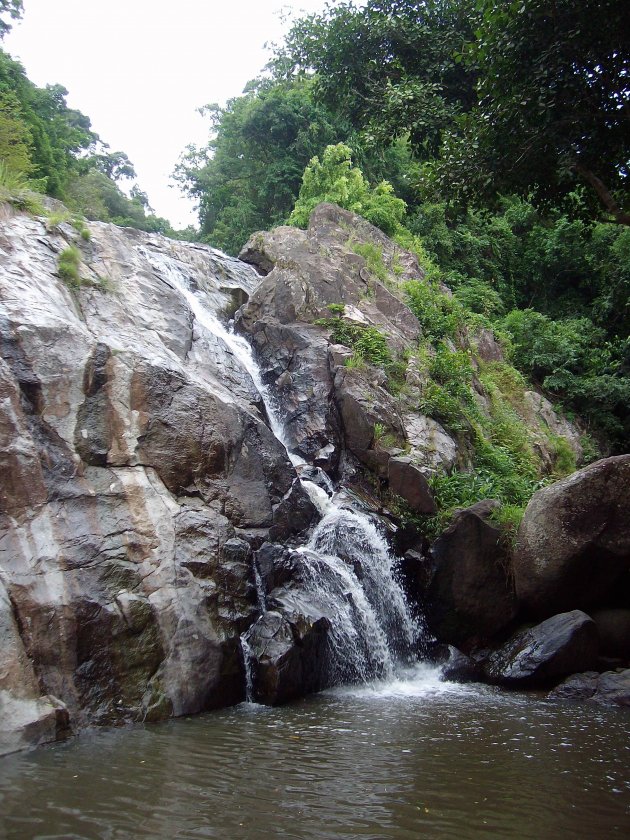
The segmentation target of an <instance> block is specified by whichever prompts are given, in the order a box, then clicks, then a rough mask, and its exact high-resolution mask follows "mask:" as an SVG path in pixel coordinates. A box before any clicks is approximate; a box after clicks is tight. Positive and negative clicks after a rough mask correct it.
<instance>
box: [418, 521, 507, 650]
mask: <svg viewBox="0 0 630 840" xmlns="http://www.w3.org/2000/svg"><path fill="white" fill-rule="evenodd" d="M431 555H432V557H433V562H434V571H433V576H432V580H431V583H430V585H429V587H428V590H427V594H426V607H425V612H426V618H427V622H428V626H429V629H430V630H431V631H432V632H433V633H434V634H435V635H436V636H437V638H438V639H439V640H440V641H443V642H448V643H449V644H452V645H456V646H459V645H461V644H463V643H465V642H470V641H472V640H484V639H488V638H490V637H492V636H494V635H495V634H496V633H497V632H498V631H499V630H501V629H503V628H504V627H506V626H507V625H508V624H509V623H510V622H511V621H512V620H513V619H514V617H515V616H516V613H517V601H516V596H515V594H514V588H513V584H512V578H511V574H510V557H509V553H508V551H507V550H506V547H505V545H504V541H503V540H502V533H501V530H500V529H499V528H497V527H495V526H494V525H493V524H491V523H490V522H487V521H486V520H485V519H483V518H482V516H480V515H479V514H478V513H477V512H475V510H474V509H466V510H462V511H460V512H459V513H457V514H456V515H455V516H454V518H453V521H452V523H451V525H450V526H449V528H448V529H447V530H446V531H445V532H444V533H443V534H442V535H441V536H440V537H439V538H438V539H437V540H436V541H435V543H434V544H433V546H432V547H431Z"/></svg>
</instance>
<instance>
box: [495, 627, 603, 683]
mask: <svg viewBox="0 0 630 840" xmlns="http://www.w3.org/2000/svg"><path fill="white" fill-rule="evenodd" d="M598 653H599V636H598V633H597V627H596V625H595V622H594V621H593V620H592V618H590V616H588V615H587V614H586V613H584V612H581V611H580V610H572V611H571V612H568V613H560V614H559V615H555V616H553V617H552V618H548V619H547V620H546V621H543V622H541V623H540V624H537V625H536V626H535V627H531V628H529V629H526V630H522V631H519V632H518V633H516V634H515V635H514V636H512V638H510V639H509V640H508V641H507V642H506V643H505V644H504V645H503V646H502V647H500V648H499V649H498V650H495V651H494V652H493V653H492V654H491V655H490V656H489V657H488V659H487V660H486V662H485V663H484V672H485V675H486V678H487V679H488V680H489V681H490V682H495V683H498V684H502V685H515V684H519V685H525V686H534V685H545V684H546V683H549V682H551V681H553V680H557V679H559V678H560V677H564V676H566V675H567V674H573V673H575V672H577V671H582V670H588V669H589V668H591V667H593V666H594V665H595V664H596V662H597V657H598Z"/></svg>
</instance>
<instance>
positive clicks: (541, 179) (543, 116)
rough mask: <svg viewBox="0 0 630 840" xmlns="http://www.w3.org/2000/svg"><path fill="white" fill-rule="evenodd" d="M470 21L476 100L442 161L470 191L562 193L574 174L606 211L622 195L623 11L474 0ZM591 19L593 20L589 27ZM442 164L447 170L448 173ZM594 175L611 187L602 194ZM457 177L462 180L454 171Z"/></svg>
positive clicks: (628, 152) (618, 6)
mask: <svg viewBox="0 0 630 840" xmlns="http://www.w3.org/2000/svg"><path fill="white" fill-rule="evenodd" d="M477 14H478V20H477V29H476V31H475V33H474V34H475V37H474V39H471V41H470V43H469V45H468V47H467V49H466V50H465V51H464V60H465V62H466V63H467V65H468V67H469V68H470V69H471V71H474V72H477V73H478V89H477V90H478V97H479V102H478V105H477V106H476V107H475V108H474V109H473V111H472V113H471V115H470V118H469V119H468V120H466V121H465V122H463V123H461V124H460V125H459V126H458V127H457V129H455V130H453V131H452V132H451V135H450V137H447V138H446V140H445V143H444V149H445V150H447V153H446V154H445V155H444V156H443V158H442V161H441V163H440V167H441V171H442V173H443V174H444V176H445V178H446V179H447V180H448V179H451V184H452V183H453V180H452V179H453V170H455V171H456V172H457V173H458V174H457V175H456V179H457V177H459V175H460V174H463V173H465V176H466V177H467V180H468V184H467V185H466V186H464V185H463V184H462V183H461V182H457V181H456V184H457V188H458V189H461V190H463V192H467V193H468V194H470V191H471V190H480V191H481V193H482V194H486V195H487V194H488V192H490V193H494V194H495V195H496V193H497V192H499V193H500V192H505V191H506V190H507V189H510V190H515V191H519V192H521V193H522V194H527V192H529V191H531V190H532V189H535V190H536V192H537V193H538V194H539V195H541V196H542V197H545V198H548V197H557V196H559V195H566V194H567V193H568V192H570V191H571V190H572V189H573V188H574V184H575V179H576V177H581V178H583V179H584V181H585V183H587V184H589V186H590V187H592V188H593V189H594V190H595V193H594V198H595V196H597V197H598V198H599V200H601V201H602V202H603V203H604V205H605V207H606V210H607V211H608V212H609V213H611V214H612V216H614V217H615V218H616V219H617V220H618V221H623V217H624V215H625V221H624V223H625V224H630V214H628V213H627V212H626V214H623V212H622V210H620V209H619V207H617V206H616V201H615V196H614V195H613V194H614V192H615V191H617V198H618V199H622V198H623V199H624V200H625V201H628V192H629V190H628V185H627V183H626V182H627V180H628V179H627V166H628V160H629V158H630V133H629V132H628V123H627V108H628V101H629V100H628V97H629V90H628V75H629V73H630V54H629V52H628V41H627V26H628V13H627V9H626V8H625V7H624V4H623V3H619V2H618V0H579V2H575V0H558V2H555V3H554V4H553V5H550V4H549V3H546V2H544V0H521V2H518V3H495V2H493V0H481V2H479V3H477ZM594 21H597V25H596V26H594V25H593V24H594ZM449 170H450V172H449ZM595 179H602V181H603V182H605V184H606V185H607V186H608V189H609V190H611V191H612V193H613V194H609V195H608V197H606V196H605V195H604V191H606V187H605V186H604V183H602V182H601V181H600V182H599V183H600V184H601V187H602V188H603V189H600V188H599V186H598V184H597V183H596V180H595ZM462 180H463V179H462Z"/></svg>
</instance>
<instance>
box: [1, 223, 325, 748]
mask: <svg viewBox="0 0 630 840" xmlns="http://www.w3.org/2000/svg"><path fill="white" fill-rule="evenodd" d="M90 230H91V234H92V238H91V242H90V246H89V248H87V247H84V246H81V243H80V242H79V243H78V245H79V247H83V248H84V250H83V251H82V255H83V257H82V259H83V265H82V276H83V277H84V280H85V282H84V284H83V285H82V287H81V288H80V289H79V290H77V291H75V292H73V293H72V294H71V293H70V292H69V290H68V289H67V288H66V287H65V286H64V285H63V283H61V281H60V279H59V277H58V276H57V272H56V268H57V265H56V262H57V254H58V253H59V252H60V251H61V250H63V248H65V247H67V245H68V241H67V239H66V238H64V237H72V236H74V235H75V234H74V232H73V231H72V230H71V229H70V228H68V229H67V230H66V233H65V234H63V235H62V234H60V233H59V232H58V231H47V230H46V229H45V226H44V224H43V223H42V222H41V221H39V220H37V219H33V218H29V217H26V216H14V217H11V218H10V219H8V220H7V221H6V223H5V224H3V241H4V242H5V244H6V246H7V247H6V250H4V251H3V254H2V259H1V260H0V299H1V302H2V317H0V343H1V345H2V347H1V350H2V353H1V355H2V358H1V359H0V558H1V559H0V566H1V569H0V577H1V580H2V584H3V590H2V591H3V593H4V596H3V598H0V602H1V603H0V607H1V609H0V613H2V616H3V618H2V619H0V625H1V630H0V635H1V636H2V645H0V647H1V648H2V652H0V663H1V665H0V683H1V684H0V696H1V698H2V703H3V708H2V711H1V712H0V719H1V721H2V722H1V724H0V726H2V727H4V730H3V732H2V737H3V739H4V741H5V746H3V749H5V748H6V749H14V748H18V747H20V746H24V745H28V744H31V743H38V742H43V741H46V740H51V739H55V738H58V737H61V736H62V735H64V734H65V733H66V732H67V731H68V729H69V727H71V728H72V730H73V731H75V732H76V731H79V730H80V729H81V728H83V727H85V726H91V725H94V724H97V723H120V722H126V721H133V720H158V719H160V718H164V717H166V716H169V715H171V714H175V715H181V714H187V713H192V712H196V711H201V710H203V709H207V708H213V707H215V706H219V705H225V704H229V703H233V702H238V701H239V700H241V699H243V697H244V689H245V679H244V668H243V660H242V656H241V652H240V644H239V633H240V632H241V631H242V630H244V629H245V628H246V627H248V626H249V625H250V624H251V622H252V621H253V620H254V618H255V616H256V614H257V609H258V607H257V602H256V592H255V586H254V582H253V568H252V564H251V557H250V555H249V554H248V551H249V545H248V544H243V543H242V542H240V541H237V542H234V538H235V530H236V529H239V531H240V532H241V533H243V532H247V533H249V534H250V535H252V542H254V543H255V542H256V540H260V541H261V542H262V540H263V539H264V538H265V537H266V536H267V535H268V533H269V530H270V528H273V527H277V528H278V530H279V532H280V533H281V534H282V535H283V537H284V536H286V537H287V538H288V537H290V536H291V535H292V534H293V533H294V530H293V529H294V527H300V528H301V527H305V525H304V523H305V522H306V520H307V518H308V517H307V516H306V515H305V514H304V510H305V508H306V507H307V502H306V501H304V500H303V499H302V497H301V495H300V492H299V489H296V490H293V487H294V482H295V471H294V470H293V468H292V467H291V465H290V463H289V461H288V459H287V456H286V452H285V451H284V449H283V447H282V446H281V445H280V444H279V443H278V442H277V441H276V439H275V438H274V436H273V435H272V433H271V432H270V431H269V429H268V428H267V426H266V425H265V423H264V422H263V416H262V413H261V411H260V401H259V399H258V397H257V395H256V394H255V393H254V389H253V385H252V382H251V379H250V377H249V376H248V374H246V373H245V372H244V371H243V369H242V367H241V365H240V363H237V362H236V361H235V356H234V352H233V351H232V350H231V349H230V347H229V346H228V344H226V341H225V340H224V339H223V338H221V337H220V335H214V334H213V333H212V332H209V331H208V330H207V329H206V328H205V327H204V326H203V325H202V324H201V323H200V322H199V319H198V318H196V317H195V316H194V314H193V309H192V308H191V305H192V302H191V301H190V300H189V299H188V298H186V297H185V296H184V294H183V292H181V291H180V290H179V288H178V286H181V288H183V289H186V290H189V291H195V293H196V294H197V295H198V296H199V297H200V299H202V300H203V301H205V304H206V305H207V306H209V307H210V309H212V311H214V312H215V313H220V312H221V311H223V309H224V308H227V307H230V306H233V302H234V298H235V297H236V298H239V299H240V300H242V299H243V297H244V296H246V295H247V294H249V291H251V288H252V287H253V285H254V283H255V282H256V277H255V274H254V272H253V271H252V270H251V269H249V268H247V267H245V266H243V265H242V264H239V263H238V262H237V261H235V260H230V259H229V258H226V259H225V260H222V259H221V258H220V257H218V256H217V254H216V253H215V252H214V251H212V249H210V248H207V247H206V246H196V245H191V244H182V243H176V242H169V240H166V239H165V238H164V237H159V236H153V235H151V234H144V233H141V232H130V231H123V230H121V229H119V228H115V227H114V226H111V225H105V224H100V223H98V224H97V223H95V224H91V225H90ZM99 278H106V280H107V284H106V285H107V289H108V290H107V291H105V290H104V284H103V283H101V281H100V280H99ZM239 290H240V292H239ZM241 292H242V294H241ZM189 304H190V305H189ZM302 495H304V494H302ZM226 546H227V547H226ZM7 745H8V746H7Z"/></svg>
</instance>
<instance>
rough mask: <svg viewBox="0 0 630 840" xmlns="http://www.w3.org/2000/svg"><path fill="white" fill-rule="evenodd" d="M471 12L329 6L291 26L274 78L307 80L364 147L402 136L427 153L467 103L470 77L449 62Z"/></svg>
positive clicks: (467, 7) (444, 7) (463, 7)
mask: <svg viewBox="0 0 630 840" xmlns="http://www.w3.org/2000/svg"><path fill="white" fill-rule="evenodd" d="M472 5H473V4H472V3H469V2H464V0H460V2H458V3H444V2H408V0H407V1H406V0H367V2H366V3H365V4H362V5H361V7H359V6H357V5H355V4H354V3H353V2H348V0H346V1H345V2H339V3H335V4H334V5H333V4H329V5H327V6H326V8H325V9H324V11H323V12H321V13H319V14H314V15H310V16H307V17H305V18H302V19H301V20H298V21H296V23H295V24H294V25H293V27H292V28H291V30H290V32H289V34H288V36H287V38H286V41H285V44H284V45H283V46H282V47H281V48H280V49H279V50H278V51H277V54H276V57H275V61H274V64H273V66H274V69H275V72H276V74H277V75H279V76H281V77H286V76H287V75H289V74H293V75H295V74H301V73H304V74H307V73H312V72H313V71H314V72H315V76H314V83H315V94H316V96H317V98H318V99H319V100H320V101H322V102H324V103H325V104H326V105H327V106H328V107H329V108H331V109H332V110H334V111H336V112H339V113H344V114H346V115H347V117H348V119H349V120H350V121H351V123H352V125H353V126H354V127H355V128H356V129H357V130H358V131H361V132H363V135H364V137H365V140H366V141H367V142H368V143H369V142H372V143H379V144H381V145H387V144H388V143H390V142H391V141H392V139H395V138H400V137H401V136H409V137H410V139H411V142H412V145H413V146H414V148H416V149H418V150H421V151H422V152H423V153H424V154H426V153H427V152H432V153H434V152H435V151H436V150H437V148H438V147H439V145H440V136H441V132H442V130H443V129H444V128H445V127H446V126H447V125H449V124H450V123H451V121H452V120H453V118H454V117H455V115H456V114H457V113H458V112H459V111H460V110H461V109H462V108H464V109H466V108H468V107H469V103H470V102H471V101H472V100H473V98H474V94H473V85H474V74H471V73H469V72H468V71H467V69H466V68H464V67H463V66H462V65H461V64H458V63H457V62H456V61H455V59H454V53H455V51H456V50H458V49H460V48H461V45H462V43H463V41H464V40H466V39H467V38H468V37H469V36H470V35H471V30H470V23H469V20H470V11H471V6H472Z"/></svg>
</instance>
